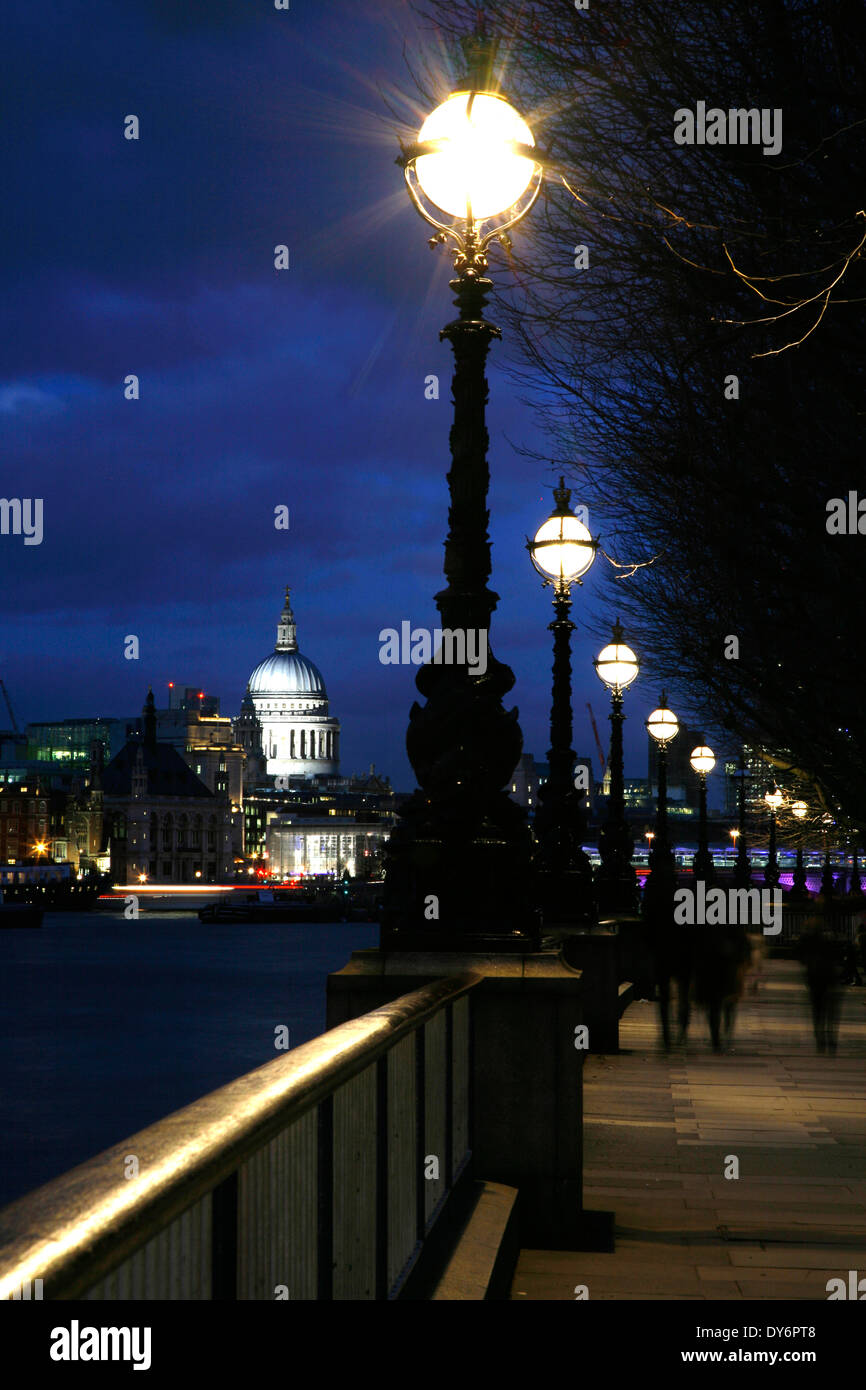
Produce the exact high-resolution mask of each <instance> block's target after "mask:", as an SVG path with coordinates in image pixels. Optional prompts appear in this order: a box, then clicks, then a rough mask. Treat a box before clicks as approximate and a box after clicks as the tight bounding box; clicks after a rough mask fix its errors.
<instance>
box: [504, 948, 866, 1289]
mask: <svg viewBox="0 0 866 1390" xmlns="http://www.w3.org/2000/svg"><path fill="white" fill-rule="evenodd" d="M620 1042H621V1051H620V1052H619V1053H618V1054H617V1055H612V1056H592V1057H590V1058H589V1059H588V1060H587V1063H586V1067H585V1072H584V1118H585V1126H584V1148H585V1168H584V1202H585V1205H586V1206H587V1207H588V1208H590V1209H591V1208H597V1209H604V1210H612V1211H614V1213H615V1216H616V1249H615V1251H614V1252H613V1253H612V1254H587V1253H581V1252H579V1251H543V1250H542V1251H540V1250H524V1251H522V1252H521V1255H520V1260H519V1262H518V1265H517V1269H516V1272H515V1277H514V1281H513V1285H512V1295H511V1296H512V1298H514V1299H518V1298H521V1299H525V1300H528V1301H532V1300H555V1301H562V1300H566V1299H570V1300H573V1299H574V1298H575V1292H574V1290H575V1286H577V1285H581V1284H586V1285H587V1286H588V1288H589V1297H590V1299H594V1298H595V1299H602V1300H604V1301H609V1300H616V1299H621V1300H623V1301H635V1300H641V1299H644V1300H653V1301H670V1300H676V1301H689V1302H692V1301H705V1300H717V1299H721V1300H724V1301H731V1300H749V1299H762V1300H770V1299H783V1300H797V1301H800V1300H817V1299H820V1300H824V1299H826V1296H827V1295H826V1284H827V1280H828V1279H830V1278H833V1277H838V1276H840V1275H841V1276H842V1277H846V1276H847V1271H848V1270H849V1269H854V1268H856V1269H858V1270H860V1271H862V1273H863V1274H866V1176H864V1175H866V989H862V988H861V989H857V988H848V989H846V990H845V991H844V993H843V1001H842V1012H841V1022H840V1032H839V1047H838V1051H837V1053H836V1055H835V1057H829V1056H823V1055H819V1054H817V1053H816V1052H815V1049H814V1041H813V1035H812V1030H811V1022H810V1018H809V1010H808V996H807V993H806V990H805V987H804V984H803V980H802V973H801V971H800V968H799V966H797V965H796V964H795V963H793V962H790V961H768V962H766V964H765V976H764V981H763V983H762V986H761V990H760V992H759V994H758V995H757V996H749V997H748V998H746V999H745V1000H744V1001H743V1002H742V1003H741V1005H740V1009H739V1011H738V1016H737V1020H736V1029H735V1034H734V1038H733V1040H732V1045H731V1048H730V1049H729V1050H728V1051H727V1052H726V1053H725V1054H723V1055H718V1054H715V1053H713V1052H712V1050H711V1048H710V1044H709V1037H708V1030H707V1028H706V1025H705V1022H704V1020H703V1019H702V1018H701V1017H700V1016H699V1015H698V1013H695V1014H694V1016H693V1026H692V1033H691V1036H690V1038H689V1041H688V1043H687V1045H686V1046H685V1047H679V1048H676V1049H674V1050H672V1051H671V1052H670V1053H665V1052H664V1051H663V1049H662V1047H661V1040H660V1036H659V1025H658V1018H657V1011H656V1006H655V1005H653V1004H650V1003H648V1002H646V1001H638V1002H637V1003H634V1004H631V1005H630V1006H629V1008H628V1009H627V1010H626V1012H625V1014H624V1016H623V1018H622V1021H621V1025H620ZM728 1155H734V1156H736V1157H737V1158H738V1159H739V1171H740V1176H739V1177H738V1178H726V1177H725V1171H726V1167H727V1166H728Z"/></svg>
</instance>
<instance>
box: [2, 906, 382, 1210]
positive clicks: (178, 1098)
mask: <svg viewBox="0 0 866 1390" xmlns="http://www.w3.org/2000/svg"><path fill="white" fill-rule="evenodd" d="M378 936H379V928H378V926H377V925H375V924H373V925H370V924H366V923H364V924H360V925H358V924H351V925H343V924H340V923H335V924H333V925H331V924H325V925H323V924H321V923H319V924H315V925H312V924H311V925H308V926H296V925H288V924H285V925H268V924H262V925H257V926H238V925H234V924H230V923H221V924H214V923H207V924H205V923H202V922H199V920H198V917H197V916H196V915H195V913H192V912H189V913H177V912H173V913H170V914H166V915H165V916H156V915H153V916H151V915H143V916H141V917H140V918H139V919H138V920H137V921H126V920H125V919H124V917H123V915H122V913H118V914H114V913H106V912H102V911H99V912H82V913H61V912H58V913H46V915H45V919H44V921H43V925H42V928H41V929H40V930H37V931H32V930H12V931H0V1116H2V1123H0V1206H5V1205H6V1203H7V1202H10V1201H12V1200H14V1198H16V1197H19V1196H21V1194H22V1193H24V1192H27V1191H29V1190H30V1189H31V1188H33V1187H37V1186H39V1184H41V1183H43V1182H47V1181H48V1180H49V1179H50V1178H53V1177H56V1176H58V1174H60V1173H63V1172H65V1171H66V1170H67V1169H68V1168H71V1167H73V1166H74V1165H75V1164H77V1163H81V1162H83V1161H84V1160H85V1159H87V1158H91V1157H92V1156H93V1155H94V1154H97V1153H99V1152H100V1151H101V1150H102V1149H105V1148H108V1147H109V1146H110V1145H112V1144H115V1143H119V1142H120V1141H121V1140H122V1139H125V1138H126V1137H127V1136H128V1135H131V1134H134V1133H135V1132H136V1130H139V1129H142V1128H143V1127H144V1126H145V1125H148V1124H152V1123H153V1121H155V1120H159V1119H161V1118H162V1117H163V1116H164V1115H168V1114H169V1113H170V1112H171V1111H172V1110H177V1109H179V1108H180V1107H181V1106H183V1105H188V1104H189V1102H190V1101H193V1100H197V1099H198V1097H199V1096H203V1095H205V1094H206V1093H207V1092H208V1091H212V1090H214V1089H215V1088H216V1087H217V1086H223V1085H225V1084H226V1082H228V1081H232V1080H233V1079H234V1078H235V1077H237V1076H240V1075H242V1074H243V1073H244V1072H246V1071H250V1070H252V1068H254V1067H258V1066H261V1065H262V1063H263V1062H270V1061H272V1060H273V1059H274V1057H277V1056H281V1055H282V1053H279V1052H277V1051H276V1050H275V1048H274V1038H275V1033H274V1030H275V1028H277V1027H278V1026H279V1025H285V1026H286V1027H287V1028H288V1029H289V1037H290V1043H291V1046H292V1047H297V1046H298V1045H299V1044H300V1043H303V1042H307V1041H308V1040H309V1039H310V1038H313V1037H315V1036H316V1035H317V1034H318V1033H321V1032H323V1031H324V1028H325V980H326V977H327V975H328V974H329V972H330V971H332V970H339V969H340V967H341V966H343V965H345V963H346V961H347V960H348V959H349V956H350V954H351V952H352V951H353V950H358V949H360V948H362V947H364V946H375V945H377V944H378Z"/></svg>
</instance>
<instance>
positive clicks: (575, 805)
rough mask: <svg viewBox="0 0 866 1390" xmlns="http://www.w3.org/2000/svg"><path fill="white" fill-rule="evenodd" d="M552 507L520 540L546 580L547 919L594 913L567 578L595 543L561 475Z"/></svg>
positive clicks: (588, 559) (576, 573)
mask: <svg viewBox="0 0 866 1390" xmlns="http://www.w3.org/2000/svg"><path fill="white" fill-rule="evenodd" d="M553 499H554V504H555V505H554V510H553V512H552V513H551V515H550V516H549V517H548V519H547V521H545V522H544V524H543V525H542V526H540V527H539V529H538V531H537V532H536V534H535V539H534V540H531V541H530V540H527V542H526V548H527V550H528V551H529V555H530V558H531V560H532V563H533V565H534V566H535V568H536V570H537V571H538V573H539V574H540V575H541V577H542V579H543V580H544V584H545V587H547V586H548V585H552V587H553V612H554V618H553V622H552V623H550V625H549V626H550V631H551V632H552V633H553V703H552V705H551V707H550V750H549V752H548V755H547V757H548V763H549V768H550V772H549V775H548V778H547V781H546V783H545V784H544V786H543V787H542V788H541V789H540V790H539V793H538V800H539V808H538V811H537V812H536V816H535V833H536V838H537V841H538V850H537V853H536V860H535V863H536V869H537V871H538V886H539V888H540V890H541V904H542V917H543V920H544V922H545V924H546V925H550V924H551V923H554V922H557V923H565V922H577V921H589V920H594V918H595V904H594V902H593V894H592V865H591V864H590V861H589V857H588V855H587V854H585V853H584V850H583V848H582V846H581V839H582V835H583V831H584V830H585V829H586V817H585V815H584V810H583V801H584V794H583V792H582V791H579V790H578V789H577V788H576V787H575V784H574V759H575V753H574V749H573V748H572V746H571V739H572V732H573V723H572V710H571V634H572V632H573V631H574V623H573V622H572V620H571V586H572V584H580V583H582V578H581V576H582V575H584V574H586V572H587V570H588V569H589V567H590V565H591V564H592V562H593V560H594V559H595V552H596V549H597V542H596V541H594V540H593V538H592V536H591V535H590V533H589V531H588V530H587V528H586V527H585V526H584V524H583V522H582V521H580V520H579V519H578V518H577V517H576V516H575V515H574V513H573V512H572V510H571V490H570V488H567V487H566V486H565V480H564V479H563V478H560V480H559V487H557V488H554V490H553Z"/></svg>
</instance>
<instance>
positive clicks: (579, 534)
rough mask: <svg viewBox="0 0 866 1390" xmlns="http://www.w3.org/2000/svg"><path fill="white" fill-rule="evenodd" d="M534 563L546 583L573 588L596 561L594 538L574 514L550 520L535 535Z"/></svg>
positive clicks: (532, 545)
mask: <svg viewBox="0 0 866 1390" xmlns="http://www.w3.org/2000/svg"><path fill="white" fill-rule="evenodd" d="M530 554H531V555H532V563H533V564H534V566H535V568H536V569H537V570H538V573H539V574H542V575H544V577H545V579H554V580H556V581H558V582H559V583H564V584H570V583H572V582H573V581H574V580H575V579H579V578H580V576H581V575H582V574H586V571H587V570H588V569H589V567H590V565H591V564H592V562H593V560H594V559H595V545H594V544H593V540H592V536H591V535H590V533H589V531H588V530H587V528H586V527H585V526H584V524H583V522H582V521H578V519H577V517H576V516H574V515H573V514H572V513H568V515H567V516H551V517H548V519H547V521H545V522H544V524H543V525H542V526H539V528H538V530H537V531H536V533H535V539H534V541H533V542H532V544H531V546H530Z"/></svg>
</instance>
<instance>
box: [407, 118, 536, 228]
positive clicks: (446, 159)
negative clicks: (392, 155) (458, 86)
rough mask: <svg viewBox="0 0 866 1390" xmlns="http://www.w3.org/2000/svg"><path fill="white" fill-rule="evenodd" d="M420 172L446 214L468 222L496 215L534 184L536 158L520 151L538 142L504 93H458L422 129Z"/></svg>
mask: <svg viewBox="0 0 866 1390" xmlns="http://www.w3.org/2000/svg"><path fill="white" fill-rule="evenodd" d="M418 143H419V145H428V146H429V145H431V144H435V145H436V147H437V148H436V149H435V150H433V151H431V152H430V153H429V154H419V155H418V157H417V159H416V161H415V173H416V176H417V179H418V183H419V184H420V186H421V189H422V191H423V192H424V194H425V195H426V197H427V198H429V200H430V202H431V203H434V204H435V205H436V207H437V208H441V209H442V211H443V212H447V213H449V214H450V215H451V216H452V217H460V218H465V220H466V221H467V222H471V221H473V220H474V221H476V222H480V221H483V220H484V219H485V218H488V217H497V216H499V215H500V214H501V213H503V212H506V211H507V210H508V209H509V208H511V207H513V206H514V204H515V203H517V202H518V201H519V199H520V198H521V197H522V196H523V194H524V193H525V192H526V191H527V189H528V188H529V185H530V183H531V182H532V180H533V177H534V176H535V171H536V168H537V165H536V162H535V161H534V160H533V159H530V158H528V157H527V155H525V154H521V153H520V149H519V147H520V146H524V147H526V148H531V147H532V146H534V144H535V140H534V138H533V135H532V131H531V130H530V129H529V126H528V125H527V124H526V122H525V121H524V119H523V117H522V116H521V115H519V114H518V112H517V111H515V109H514V107H513V106H511V105H510V104H509V102H507V101H506V100H505V99H504V97H498V96H491V95H489V94H487V93H482V92H458V93H456V95H454V96H450V97H448V99H447V100H446V101H443V102H442V105H441V106H437V107H436V110H435V111H431V113H430V115H429V116H428V117H427V119H426V121H425V122H424V124H423V125H422V127H421V129H420V131H419V132H418Z"/></svg>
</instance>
